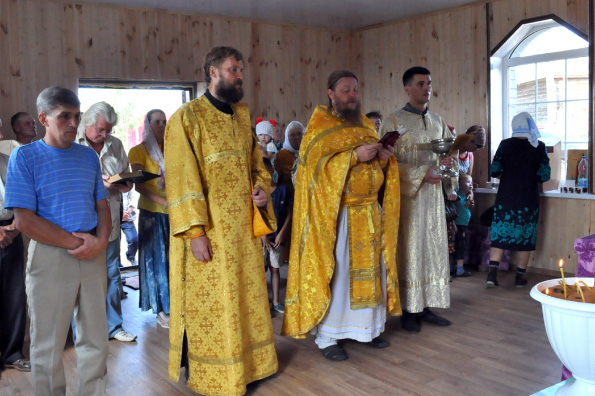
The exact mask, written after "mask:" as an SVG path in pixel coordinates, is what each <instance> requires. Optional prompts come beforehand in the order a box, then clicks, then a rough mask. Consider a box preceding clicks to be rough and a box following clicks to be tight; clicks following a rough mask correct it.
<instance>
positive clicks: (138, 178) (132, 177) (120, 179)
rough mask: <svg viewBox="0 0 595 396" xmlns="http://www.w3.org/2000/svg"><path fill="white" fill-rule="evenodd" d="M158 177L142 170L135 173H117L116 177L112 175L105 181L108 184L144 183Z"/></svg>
mask: <svg viewBox="0 0 595 396" xmlns="http://www.w3.org/2000/svg"><path fill="white" fill-rule="evenodd" d="M158 177H159V175H156V174H154V173H151V172H146V171H144V170H138V171H136V172H123V173H118V174H117V175H113V176H112V177H110V178H109V179H107V182H108V183H126V182H131V183H144V182H146V181H149V180H153V179H156V178H158Z"/></svg>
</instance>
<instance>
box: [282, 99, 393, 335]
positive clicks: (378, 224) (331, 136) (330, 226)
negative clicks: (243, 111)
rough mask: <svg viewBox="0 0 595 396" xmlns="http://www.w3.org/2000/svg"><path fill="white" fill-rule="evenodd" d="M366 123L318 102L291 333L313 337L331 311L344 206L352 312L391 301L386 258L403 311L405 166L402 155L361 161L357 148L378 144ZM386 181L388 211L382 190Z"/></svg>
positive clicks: (300, 199)
mask: <svg viewBox="0 0 595 396" xmlns="http://www.w3.org/2000/svg"><path fill="white" fill-rule="evenodd" d="M363 120H364V126H363V127H355V126H353V125H351V124H348V123H346V122H345V121H344V120H342V119H341V118H338V117H336V116H335V115H334V114H333V112H332V111H331V110H329V108H328V107H326V106H317V107H316V109H315V110H314V113H313V114H312V118H311V119H310V122H309V123H308V128H307V130H306V133H305V135H304V139H303V141H302V145H301V147H300V157H299V158H300V159H299V165H298V171H297V176H296V185H295V197H294V211H293V228H292V238H291V252H290V260H289V263H290V264H289V274H288V279H287V293H286V299H285V314H284V320H283V330H282V334H283V335H289V336H292V337H295V338H305V337H306V336H307V334H308V332H309V331H310V330H311V329H312V328H313V327H314V326H316V325H317V324H318V323H319V322H320V321H321V319H322V318H323V317H324V315H325V313H326V311H327V309H328V306H329V303H330V299H331V290H330V286H329V284H330V281H331V278H332V276H333V271H334V268H335V257H334V248H335V243H336V238H337V217H338V214H339V210H340V208H341V207H342V206H346V207H347V209H348V222H349V254H350V264H349V265H350V306H351V309H361V308H376V307H378V306H379V305H381V304H383V302H384V296H383V295H382V287H381V267H380V256H381V255H382V258H383V260H384V264H385V266H386V283H387V285H386V290H387V296H386V297H387V299H386V301H387V304H386V305H387V313H389V314H392V315H399V314H400V313H401V305H400V301H399V290H398V278H397V271H396V244H397V232H398V228H399V200H400V195H399V176H398V167H397V162H396V159H395V158H394V157H390V159H389V160H385V161H379V160H378V159H377V158H374V159H373V160H371V161H369V162H365V163H362V162H357V159H356V156H355V154H354V152H355V149H356V148H357V147H359V146H361V145H362V144H367V143H374V142H376V141H378V135H377V133H376V131H375V130H374V127H373V125H372V123H371V122H370V121H369V120H368V119H367V118H365V117H363ZM383 170H385V171H386V176H384V175H383ZM383 185H384V187H385V189H384V201H383V205H382V211H381V210H380V205H379V202H378V193H379V190H380V188H381V187H382V186H383Z"/></svg>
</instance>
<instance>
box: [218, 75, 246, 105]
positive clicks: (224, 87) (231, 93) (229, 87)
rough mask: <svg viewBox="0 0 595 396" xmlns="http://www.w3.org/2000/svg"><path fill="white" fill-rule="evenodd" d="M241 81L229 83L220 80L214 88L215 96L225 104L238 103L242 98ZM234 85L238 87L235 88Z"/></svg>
mask: <svg viewBox="0 0 595 396" xmlns="http://www.w3.org/2000/svg"><path fill="white" fill-rule="evenodd" d="M242 84H243V82H242V80H239V79H238V80H236V81H235V82H234V83H230V82H228V81H226V80H221V81H220V82H219V84H217V86H216V87H215V95H217V97H218V98H220V99H221V100H222V101H224V102H225V103H238V102H239V101H240V100H242V98H243V97H244V89H243V88H242ZM236 85H239V86H238V87H236Z"/></svg>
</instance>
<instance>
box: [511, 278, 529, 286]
mask: <svg viewBox="0 0 595 396" xmlns="http://www.w3.org/2000/svg"><path fill="white" fill-rule="evenodd" d="M527 283H528V281H527V279H525V278H520V279H518V278H516V279H515V280H514V285H515V286H516V287H523V286H525V285H526V284H527Z"/></svg>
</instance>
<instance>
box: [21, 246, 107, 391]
mask: <svg viewBox="0 0 595 396" xmlns="http://www.w3.org/2000/svg"><path fill="white" fill-rule="evenodd" d="M106 287H107V272H106V267H105V252H102V253H101V254H99V255H98V256H97V257H95V258H94V259H93V260H88V261H80V260H77V259H76V258H74V257H73V256H72V255H70V254H69V253H68V251H67V250H66V249H63V248H59V247H55V246H50V245H45V244H43V243H39V242H37V241H34V240H31V244H30V245H29V257H28V261H27V274H26V291H27V299H28V302H29V316H30V317H31V371H32V374H33V385H34V387H35V395H36V396H64V395H65V394H66V378H65V376H64V365H63V363H62V354H63V352H64V346H65V344H66V337H67V336H68V329H69V327H70V319H71V318H72V316H73V312H74V322H75V323H76V342H75V350H76V356H77V369H78V376H79V392H78V395H80V396H100V395H104V393H105V387H106V383H107V354H108V336H107V319H106V314H105V298H106Z"/></svg>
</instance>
